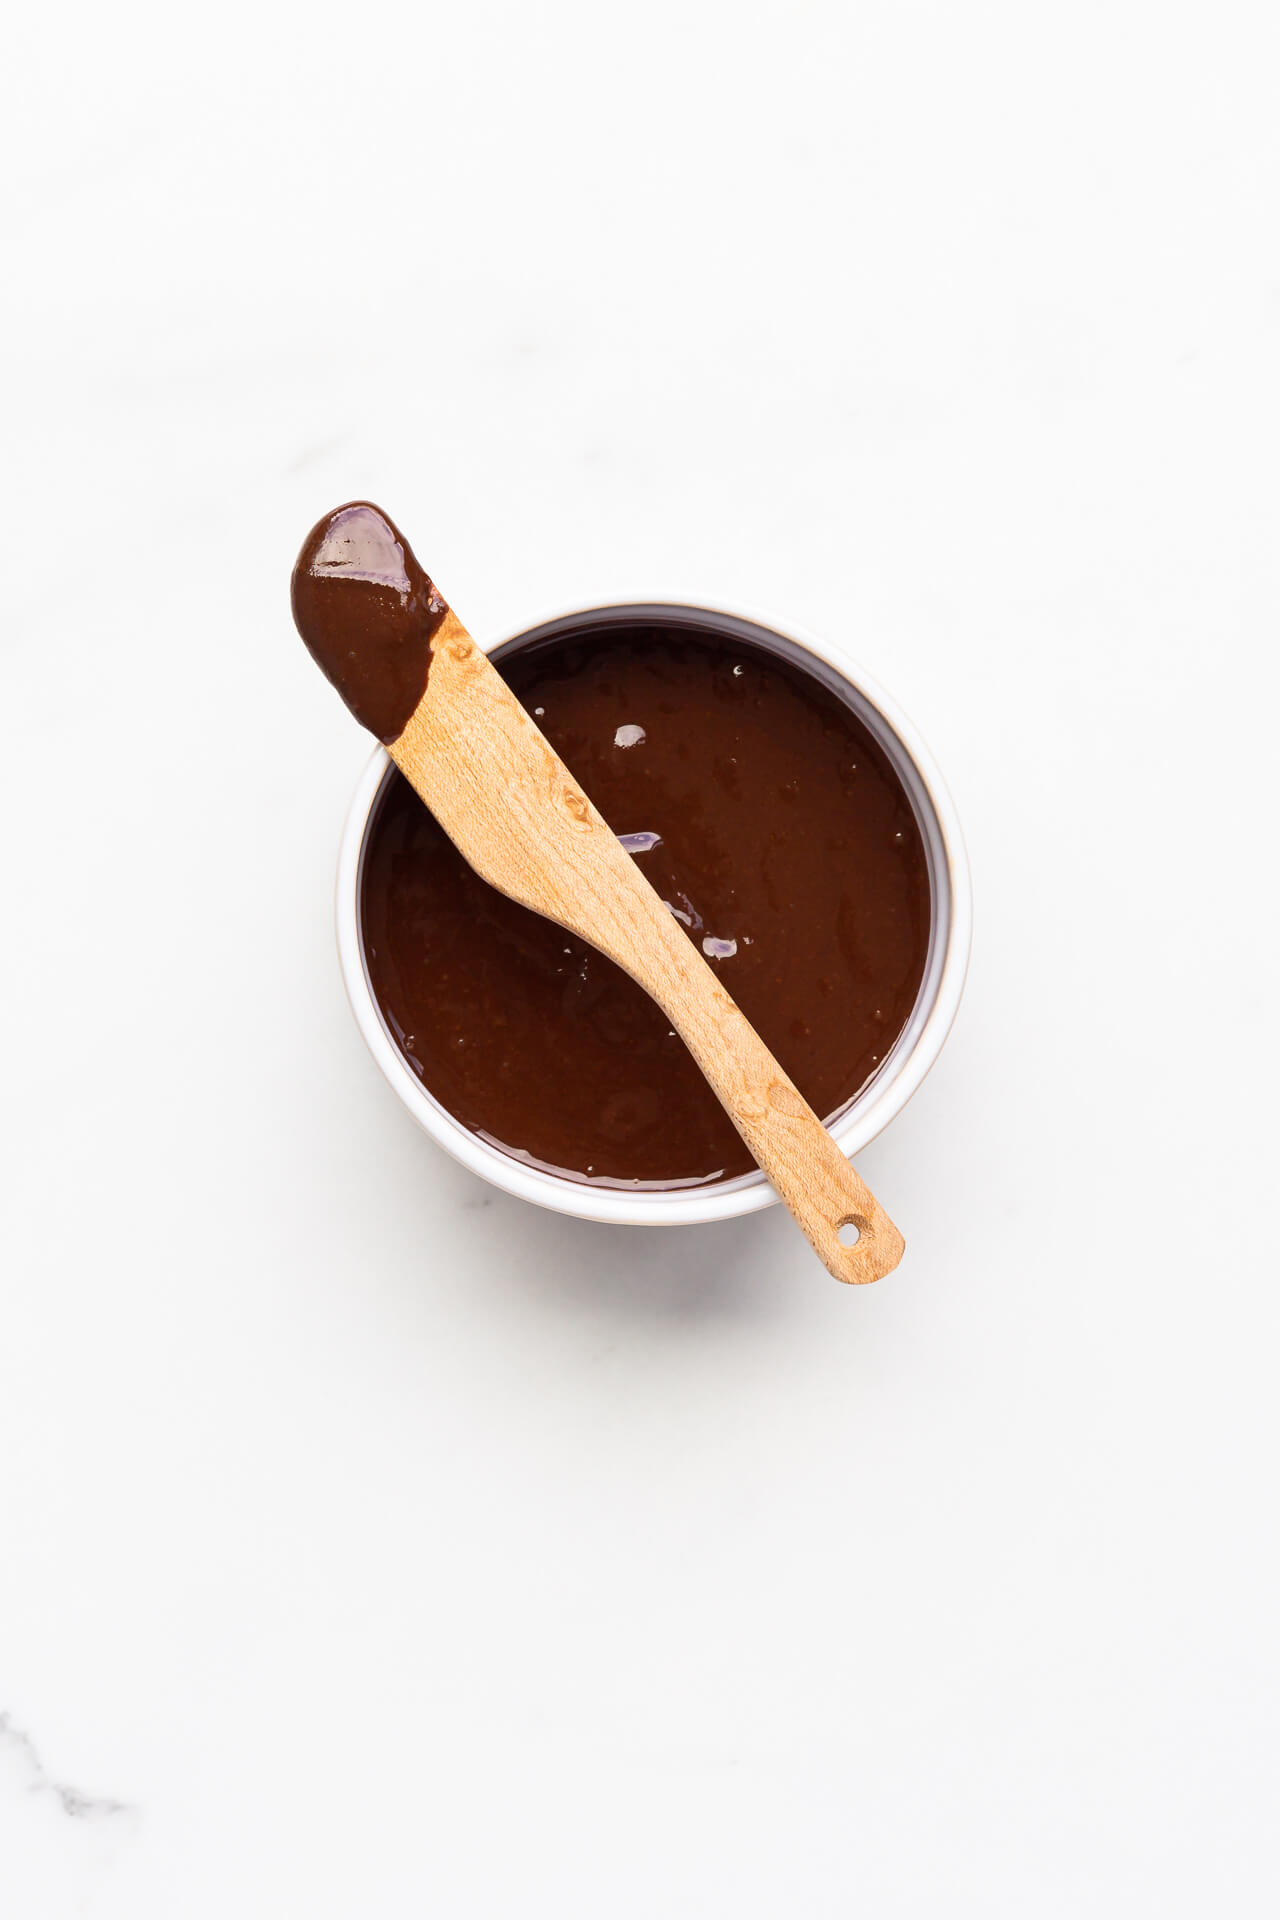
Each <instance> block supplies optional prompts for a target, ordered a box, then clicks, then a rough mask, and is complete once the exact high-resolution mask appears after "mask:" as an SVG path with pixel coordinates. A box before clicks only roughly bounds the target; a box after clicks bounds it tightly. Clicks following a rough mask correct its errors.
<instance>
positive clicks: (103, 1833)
mask: <svg viewBox="0 0 1280 1920" xmlns="http://www.w3.org/2000/svg"><path fill="white" fill-rule="evenodd" d="M6 55H7V61H6V64H7V67H8V69H9V73H10V77H11V81H12V85H11V87H10V89H9V90H8V94H7V104H6V109H5V115H4V119H3V124H2V126H0V140H2V141H3V143H4V147H5V178H6V181H7V182H8V183H9V192H8V193H7V194H6V212H5V229H6V242H5V251H6V257H7V259H8V262H9V265H10V267H11V268H12V267H13V265H14V262H15V259H16V261H17V263H18V266H19V272H18V273H17V274H16V276H12V277H11V280H10V291H9V295H8V298H7V299H6V302H5V304H4V307H3V310H2V311H0V330H3V336H4V346H5V354H4V366H5V381H4V396H3V401H2V402H0V406H2V408H3V422H4V428H3V444H4V450H5V451H4V464H3V486H4V518H3V525H4V547H5V551H4V587H3V597H2V600H0V606H2V608H3V615H2V619H3V641H2V644H3V650H4V651H3V660H4V689H5V697H4V700H3V702H2V703H0V746H2V749H3V751H2V753H0V769H2V777H3V783H4V789H3V790H4V803H5V810H4V876H5V886H4V892H5V902H6V907H7V913H6V917H5V939H4V943H3V947H2V948H0V985H2V988H3V998H2V1004H3V1017H4V1052H3V1059H4V1068H3V1076H2V1078H0V1129H2V1132H3V1164H4V1169H5V1175H6V1197H5V1202H4V1206H3V1210H2V1211H0V1273H2V1275H3V1278H2V1279H0V1911H3V1912H4V1914H5V1915H6V1916H9V1915H12V1916H13V1920H72V1917H73V1916H76V1917H77V1920H78V1917H79V1916H91V1920H173V1917H174V1916H177V1915H181V1916H183V1920H226V1917H227V1916H228V1915H232V1914H234V1915H236V1916H237V1917H238V1920H280V1917H281V1916H289V1917H290V1920H292V1916H295V1915H305V1916H307V1920H348V1916H353V1917H354V1916H359V1920H366V1916H370V1915H378V1916H394V1917H395V1920H400V1916H410V1915H414V1916H417V1915H425V1914H432V1915H442V1916H443V1915H447V1916H449V1920H507V1917H508V1916H510V1920H516V1917H517V1916H519V1917H520V1920H524V1917H525V1916H530V1915H537V1916H548V1917H554V1920H598V1916H600V1915H602V1914H607V1915H609V1916H611V1920H652V1916H654V1915H659V1914H661V1915H673V1916H678V1917H679V1920H695V1917H696V1920H704V1916H707V1915H722V1914H723V1915H729V1914H732V1915H734V1916H735V1920H745V1917H747V1916H750V1917H751V1920H758V1917H763V1916H769V1917H770V1920H774V1917H775V1916H776V1917H778V1920H781V1917H782V1916H787V1917H788V1920H789V1917H790V1916H792V1915H803V1916H805V1917H806V1920H825V1917H826V1916H832V1917H833V1920H834V1917H835V1916H839V1917H840V1920H844V1917H845V1916H848V1915H850V1914H855V1913H866V1914H874V1915H876V1916H895V1915H910V1916H930V1920H932V1917H933V1916H939V1917H940V1920H955V1917H956V1916H962V1915H963V1916H968V1915H972V1916H975V1920H978V1917H979V1916H980V1917H981V1920H992V1916H1018V1920H1023V1917H1024V1916H1026V1915H1028V1914H1033V1915H1036V1916H1051V1915H1064V1916H1065V1915H1071V1916H1075V1915H1078V1914H1081V1913H1085V1912H1088V1913H1091V1914H1106V1915H1117V1916H1121V1915H1123V1916H1129V1915H1132V1914H1135V1913H1139V1914H1157V1913H1158V1914H1160V1915H1161V1916H1164V1917H1167V1916H1170V1915H1196V1916H1199V1915H1203V1914H1206V1913H1228V1914H1231V1915H1232V1916H1233V1920H1245V1917H1246V1916H1249V1917H1251V1916H1261V1915H1264V1914H1265V1915H1271V1914H1273V1913H1274V1912H1275V1911H1276V1903H1277V1899H1278V1898H1280V1873H1278V1870H1277V1854H1276V1848H1275V1842H1274V1828H1273V1827H1272V1826H1271V1824H1270V1823H1271V1819H1272V1816H1273V1813H1274V1802H1275V1792H1276V1787H1277V1784H1278V1783H1277V1778H1276V1771H1277V1770H1276V1759H1275V1755H1276V1750H1277V1670H1276V1667H1277V1662H1276V1636H1275V1618H1276V1612H1275V1609H1276V1600H1277V1594H1276V1581H1275V1557H1274V1554H1275V1529H1274V1513H1275V1493H1274V1465H1275V1448H1276V1440H1277V1413H1276V1391H1275V1365H1276V1362H1275V1338H1276V1333H1277V1320H1278V1312H1277V1277H1278V1276H1277V1244H1276V1240H1277V1236H1276V1227H1275V1210H1274V1202H1273V1196H1272V1188H1273V1182H1274V1156H1273V1151H1272V1142H1271V1141H1270V1140H1269V1138H1268V1135H1269V1134H1270V1133H1271V1132H1272V1131H1273V1120H1274V1107H1275V1093H1274V1085H1275V1081H1274V1075H1275V1049H1274V1041H1275V1012H1274V1001H1275V996H1274V972H1275V944H1274V873H1275V852H1274V836H1273V824H1274V801H1273V772H1272V769H1273V766H1274V761H1275V718H1274V715H1275V697H1276V692H1277V686H1276V673H1275V666H1274V660H1275V648H1276V622H1277V613H1278V612H1280V573H1278V568H1277V552H1278V551H1280V540H1278V538H1277V527H1278V524H1280V523H1278V520H1277V505H1278V504H1280V502H1278V500H1277V465H1276V447H1277V445H1278V444H1280V376H1278V372H1277V369H1278V366H1280V258H1278V247H1277V234H1278V233H1280V224H1278V222H1277V212H1278V211H1280V208H1278V205H1277V202H1278V199H1280V191H1278V184H1280V183H1278V165H1280V138H1278V135H1277V114H1276V111H1275V107H1276V102H1275V92H1274V76H1275V73H1276V70H1277V56H1278V55H1280V44H1278V43H1277V30H1276V14H1275V9H1274V7H1272V6H1269V5H1265V4H1258V5H1244V4H1237V5H1231V4H1227V5H1223V6H1218V7H1212V8H1211V7H1209V6H1208V5H1201V6H1195V5H1188V6H1184V7H1172V8H1171V7H1168V6H1161V5H1156V4H1154V0H1153V3H1152V4H1139V3H1138V0H1109V3H1108V4H1106V5H1101V4H1099V5H1094V4H1084V5H1082V6H1073V7H1071V8H1065V7H1063V8H1046V7H1034V8H1027V7H1024V6H1021V5H1017V4H1013V3H1012V0H1007V3H1006V4H978V5H975V6H968V7H964V8H956V7H952V6H950V5H941V4H940V5H932V6H931V5H910V6H900V5H891V4H879V5H859V6H858V7H856V8H855V7H847V6H843V5H837V4H834V0H830V3H829V4H814V5H796V4H793V5H791V6H789V7H783V6H781V5H777V6H761V7H749V8H741V7H735V8H730V7H729V6H727V5H722V4H716V5H711V4H706V0H702V3H701V4H699V0H693V4H689V0H683V3H682V4H681V5H679V6H676V5H672V4H666V0H659V4H658V5H656V6H653V7H649V8H647V9H645V10H644V11H643V12H642V13H634V12H633V13H631V14H627V15H623V14H619V13H617V12H616V11H613V12H611V11H610V10H608V9H601V8H599V7H596V6H587V5H585V4H578V5H575V4H570V3H569V0H549V4H547V5H546V6H543V7H539V8H532V7H524V6H517V5H515V4H495V3H493V0H484V3H482V4H478V5H469V6H467V7H465V8H448V9H443V8H437V7H434V6H431V5H427V6H422V7H415V8H408V7H406V8H401V9H388V8H383V9H380V10H370V9H367V8H366V9H365V10H363V12H361V11H359V10H357V9H354V8H339V7H333V6H326V5H324V4H320V5H313V6H310V7H307V8H305V9H304V8H300V7H299V8H282V7H278V6H273V5H271V4H265V5H262V4H259V5H255V6H252V7H246V6H241V5H235V4H232V5H230V6H222V7H219V8H217V9H206V10H204V12H203V13H202V14H201V15H200V16H199V18H198V20H195V21H193V20H191V19H189V18H187V17H185V16H184V15H183V13H182V12H181V10H178V11H176V12H175V10H173V9H172V8H160V7H154V8H149V9H144V8H137V7H134V8H130V7H126V8H125V9H124V11H123V12H121V11H120V10H119V9H89V8H88V7H86V6H84V5H78V6H72V7H70V8H68V9H59V10H56V11H55V10H49V9H45V10H41V9H37V8H27V9H26V10H25V11H24V12H22V13H21V14H20V16H19V17H18V18H17V20H16V21H11V22H10V23H9V24H8V25H7V27H6ZM359 493H368V494H372V495H374V496H375V497H376V498H378V499H381V500H384V501H385V502H386V504H387V505H388V506H389V507H390V508H391V509H392V511H394V512H395V513H396V514H397V515H398V517H400V518H401V520H402V521H403V523H404V525H405V526H406V528H408V529H410V530H411V531H412V534H413V537H414V539H415V542H416V543H417V544H418V546H419V550H420V551H421V552H422V554H423V555H424V557H426V558H427V560H428V563H429V564H430V565H431V566H432V567H433V568H434V569H437V570H438V572H439V576H440V578H441V580H442V581H444V582H445V583H446V584H447V587H448V589H449V590H450V592H451V594H452V596H453V597H454V598H455V599H456V601H457V602H458V603H459V605H460V606H461V607H463V609H464V610H465V612H466V614H467V615H468V616H469V618H470V620H471V623H472V624H473V626H474V627H475V628H476V630H477V631H478V632H479V633H481V634H483V635H494V634H497V633H499V632H501V631H503V630H504V629H507V628H510V627H512V626H514V625H516V624H518V623H521V622H523V621H525V620H526V619H527V618H528V617H530V616H533V615H535V614H537V613H539V612H540V611H542V610H543V609H544V608H546V607H548V606H550V605H555V604H559V603H564V602H566V601H570V600H575V599H585V598H587V597H599V596H607V595H612V594H616V593H619V592H626V591H628V590H632V589H635V588H640V589H645V588H655V587H656V588H658V589H665V590H667V591H668V592H671V593H675V594H693V595H699V594H701V595H706V596H708V597H712V598H715V597H717V596H719V597H724V598H727V599H730V600H734V601H745V602H748V603H754V604H757V605H759V606H761V607H762V608H764V609H765V610H773V611H776V612H777V613H779V614H782V615H786V616H789V617H791V618H793V619H795V620H798V621H801V622H804V623H807V624H808V625H811V626H813V627H814V628H816V629H819V630H821V631H824V632H826V633H830V634H834V635H837V636H839V637H840V638H841V639H842V640H843V641H844V642H845V643H846V644H847V646H848V648H849V649H850V651H851V652H852V653H853V654H854V655H855V656H856V657H859V658H861V659H862V660H863V661H865V663H866V664H867V665H868V666H869V667H870V668H871V670H872V671H873V672H874V673H875V674H876V675H877V676H879V677H880V678H881V679H882V680H883V681H884V682H885V683H886V684H887V685H888V686H889V687H890V688H891V689H892V690H893V691H894V692H895V694H896V695H897V696H898V697H899V698H900V699H901V700H902V701H903V703H904V704H905V705H906V707H907V709H908V710H909V711H910V712H911V713H912V714H913V716H914V718H915V719H916V720H917V721H918V723H919V724H920V726H921V727H922V729H923V731H924V732H925V734H926V736H927V737H928V738H929V739H930V740H931V742H932V744H933V746H934V748H935V750H936V752H937V753H938V756H939V758H940V760H941V761H942V764H943V766H944V768H945V769H946V771H947V773H948V775H949V777H950V780H951V782H952V785H953V788H954V791H955V793H956V797H957V800H958V802H959V805H960V808H961V812H962V815H963V817H964V819H965V822H966V825H967V828H968V832H969V837H970V845H971V852H972V855H973V861H974V867H975V873H976V880H977V909H978V913H977V943H976V947H975V955H974V965H973V971H972V976H971V982H970V990H969V994H968V998H967V1001H966V1004H965V1007H964V1009H963V1010H962V1014H961V1019H960V1024H959V1026H958V1028H957V1030H956V1033H955V1035H954V1037H953V1039H952V1041H951V1043H950V1045H949V1047H948V1049H947V1051H946V1053H945V1055H944V1057H943V1060H942V1062H941V1064H940V1065H939V1066H938V1068H937V1069H936V1071H935V1073H934V1075H933V1076H932V1078H931V1080H930V1081H929V1083H928V1084H927V1085H926V1087H925V1088H924V1089H923V1091H922V1092H921V1094H920V1095H919V1096H918V1098H917V1099H916V1101H915V1102H914V1104H913V1105H912V1107H911V1108H910V1109H909V1110H908V1112H907V1113H906V1114H905V1115H904V1116H903V1117H902V1118H901V1120H900V1121H898V1122H897V1123H896V1124H895V1125H894V1127H893V1129H892V1130H891V1132H890V1134H888V1135H887V1136H886V1137H885V1138H883V1139H882V1140H881V1141H880V1142H879V1143H878V1144H877V1145H876V1146H875V1147H874V1148H873V1149H872V1150H871V1151H870V1152H868V1153H867V1154H866V1156H865V1170H866V1172H867V1173H868V1175H869V1177H870V1178H871V1180H872V1181H873V1183H874V1184H875V1186H876V1187H877V1189H878V1190H880V1191H881V1192H882V1193H883V1195H884V1197H885V1199H886V1201H887V1202H888V1203H889V1204H890V1206H891V1207H892V1210H893V1211H894V1213H895V1214H896V1215H897V1216H898V1217H899V1218H900V1219H901V1221H902V1223H903V1225H904V1227H905V1228H906V1231H907V1235H908V1240H909V1253H908V1258H907V1261H906V1264H905V1265H904V1266H903V1268H902V1269H901V1271H900V1273H899V1274H898V1275H897V1276H896V1277H895V1278H894V1279H892V1280H891V1281H889V1282H887V1283H885V1284H884V1285H882V1286H880V1287H878V1288H875V1289H872V1290H870V1291H867V1292H864V1293H859V1294H856V1295H854V1294H849V1293H845V1292H842V1291H841V1290H839V1289H838V1288H837V1287H836V1286H834V1285H833V1284H831V1283H829V1282H828V1281H827V1279H826V1278H825V1276H824V1275H823V1274H822V1272H821V1271H820V1270H819V1269H818V1268H817V1266H816V1265H815V1263H814V1262H813V1261H812V1259H811V1258H810V1256H809V1255H808V1254H807V1252H806V1249H805V1248H804V1246H803V1245H802V1244H801V1242H800V1241H799V1239H798V1237H797V1236H796V1234H795V1233H794V1232H793V1231H792V1230H791V1229H790V1228H789V1226H788V1224H787V1222H786V1221H785V1219H783V1218H781V1217H779V1216H778V1215H777V1214H776V1213H773V1214H769V1215H767V1216H763V1217H759V1218H754V1219H750V1220H746V1221H742V1222H740V1223H737V1224H735V1225H733V1226H729V1227H725V1228H723V1229H703V1230H699V1231H693V1232H689V1233H687V1234H681V1235H676V1234H666V1235H662V1234H658V1233H653V1234H649V1235H646V1234H644V1233H639V1232H633V1233H610V1232H608V1231H606V1230H603V1229H593V1228H590V1227H585V1226H582V1225H576V1224H574V1223H569V1222H563V1221H559V1220H557V1219H555V1218H553V1217H551V1216H548V1215H541V1214H538V1213H535V1212H533V1211H531V1210H529V1209H526V1208H524V1207H522V1206H521V1205H520V1204H518V1203H516V1202H514V1201H508V1200H507V1199H505V1198H503V1197H502V1196H500V1195H497V1194H494V1193H491V1192H489V1191H487V1190H486V1189H484V1188H482V1187H481V1186H479V1185H477V1184H476V1183H475V1182H474V1181H472V1180H471V1179H470V1178H469V1177H467V1176H465V1175H463V1174H462V1173H461V1172H460V1171H458V1170H457V1169H455V1168H454V1167H453V1166H452V1165H451V1164H450V1163H448V1162H447V1161H445V1160H444V1159H442V1158H440V1157H438V1156H437V1155H436V1154H435V1153H434V1152H433V1151H432V1150H431V1149H430V1148H429V1146H428V1145H427V1143H426V1142H425V1141H424V1140H423V1139H422V1138H421V1137H420V1136H418V1135H417V1134H416V1133H415V1132H414V1130H413V1128H412V1127H411V1125H410V1124H409V1122H408V1121H407V1120H406V1118H405V1117H404V1115H403V1114H402V1113H401V1111H400V1110H399V1108H398V1107H397V1106H396V1104H395V1102H394V1100H393V1099H392V1098H391V1097H390V1095H389V1094H388V1093H387V1091H386V1090H385V1088H384V1087H383V1086H382V1085H381V1083H380V1082H379V1081H378V1079H377V1076H376V1074H375V1073H374V1071H373V1069H372V1067H371V1065H370V1064H369V1062H368V1061H367V1059H366V1058H365V1056H364V1054H363V1052H362V1049H361V1046H360V1043H359V1041H358V1039H357V1037H356V1035H355V1032H354V1030H353V1027H352V1025H351V1022H350V1020H349V1018H348V1015H347V1012H346V1008H345V1005H344V1003H343V999H342V995H341V990H340V987H339V983H338V974H337V968H336V964H335V959H334V952H333V944H332V938H331V931H330V887H331V879H332V871H333V863H334V856H335V849H336V843H337V835H338V829H339V824H340V821H341V818H342V814H343V811H344V807H345V804H346V800H347V796H348V793H349V791H350V789H351V787H352V785H353V783H354V780H355V777H356V773H357V771H358V769H359V767H360V765H361V762H362V760H363V758H364V753H365V746H364V742H363V740H362V739H361V738H360V737H359V736H358V734H357V733H356V732H355V731H354V729H353V727H352V725H351V724H350V723H349V721H348V720H347V718H346V716H345V715H344V713H343V711H342V709H341V707H340V706H339V703H338V702H337V701H336V700H335V699H334V698H333V696H332V694H331V693H330V691H329V690H328V689H327V688H326V687H325V686H324V685H323V684H322V682H321V681H320V678H319V676H318V675H317V674H316V673H315V671H314V669H313V668H312V667H311V666H310V664H309V663H308V661H307V660H306V658H305V657H304V655H303V653H302V650H301V648H300V647H299V646H298V644H297V643H296V641H295V639H294V637H293V636H292V633H291V630H290V626H289V621H288V617H287V608H286V601H285V582H286V576H287V572H288V567H289V563H290V561H291V559H292V555H293V553H294V550H295V548H296V545H297V542H298V540H299V538H300V536H301V534H302V532H303V531H304V530H305V528H306V526H307V525H308V524H309V523H310V521H311V520H312V519H313V517H314V516H315V515H316V514H318V513H319V512H320V511H322V510H324V509H325V508H327V507H329V506H330V505H332V504H334V503H335V502H336V501H337V500H339V499H341V498H343V497H347V496H350V495H353V494H359Z"/></svg>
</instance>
